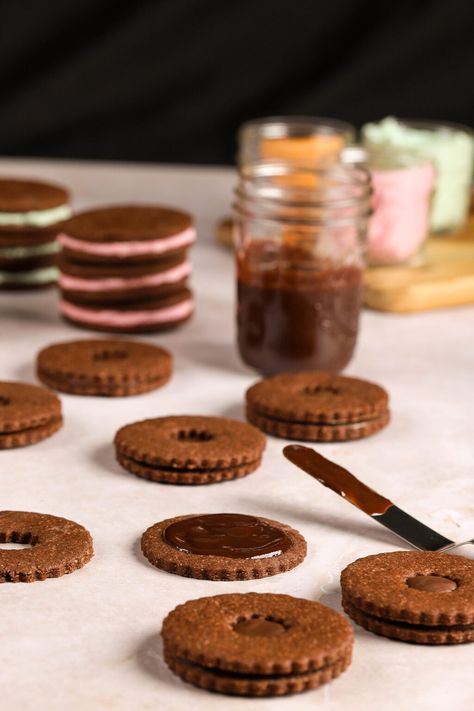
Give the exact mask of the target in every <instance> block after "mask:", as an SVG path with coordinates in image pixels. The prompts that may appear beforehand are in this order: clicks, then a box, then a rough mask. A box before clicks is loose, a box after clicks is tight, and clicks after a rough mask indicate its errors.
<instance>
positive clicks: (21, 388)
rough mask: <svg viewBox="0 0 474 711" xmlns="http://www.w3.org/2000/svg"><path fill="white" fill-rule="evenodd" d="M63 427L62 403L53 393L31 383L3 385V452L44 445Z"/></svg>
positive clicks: (0, 424) (0, 440)
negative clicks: (42, 441) (36, 444)
mask: <svg viewBox="0 0 474 711" xmlns="http://www.w3.org/2000/svg"><path fill="white" fill-rule="evenodd" d="M62 424H63V418H62V414H61V402H60V400H59V398H58V397H56V395H54V394H53V393H52V392H50V391H49V390H46V388H41V387H38V386H37V385H29V384H28V383H16V382H0V449H12V448H14V447H25V446H26V445H29V444H35V443H36V442H40V441H41V440H43V439H46V437H50V436H51V435H52V434H54V433H55V432H57V431H58V430H59V429H60V428H61V427H62Z"/></svg>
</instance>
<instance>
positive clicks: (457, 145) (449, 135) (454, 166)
mask: <svg viewBox="0 0 474 711" xmlns="http://www.w3.org/2000/svg"><path fill="white" fill-rule="evenodd" d="M362 140H363V143H364V145H365V146H366V147H367V148H368V149H371V150H380V149H382V150H387V149H388V150H390V149H399V150H403V151H410V152H413V153H415V154H417V155H419V156H421V157H425V158H428V159H429V160H430V161H432V163H433V165H434V167H435V171H436V180H435V192H434V195H433V200H432V203H431V212H430V229H431V231H432V232H450V231H454V230H457V229H459V228H460V227H462V225H463V224H464V222H465V220H466V217H467V214H468V210H469V198H470V192H471V185H472V177H473V168H474V134H473V132H472V131H471V130H470V129H469V128H467V127H465V126H459V125H456V124H447V123H446V124H444V123H443V124H441V123H435V122H428V121H411V120H410V121H405V120H403V121H400V120H398V119H396V118H392V117H388V118H385V119H383V120H382V121H380V122H379V123H368V124H366V125H365V126H364V127H363V128H362Z"/></svg>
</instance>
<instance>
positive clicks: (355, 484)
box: [283, 444, 474, 551]
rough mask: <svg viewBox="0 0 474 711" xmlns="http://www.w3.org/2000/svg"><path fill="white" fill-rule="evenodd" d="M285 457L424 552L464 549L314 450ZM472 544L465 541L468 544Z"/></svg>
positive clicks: (299, 449) (290, 450)
mask: <svg viewBox="0 0 474 711" xmlns="http://www.w3.org/2000/svg"><path fill="white" fill-rule="evenodd" d="M283 454H284V455H285V457H286V458H287V459H289V460H290V462H292V463H293V464H295V465H296V466H297V467H299V468H300V469H302V470H303V471H305V472H307V473H308V474H310V475H311V476H312V477H314V478H315V479H317V481H319V482H320V483H321V484H324V486H327V487H329V489H332V490H333V491H335V492H336V494H339V496H342V498H343V499H346V500H347V501H349V502H350V503H351V504H353V505H354V506H357V508H358V509H360V510H361V511H363V512H364V513H366V514H368V515H369V516H370V517H371V518H373V519H374V521H377V523H381V524H382V526H385V527H386V528H389V529H390V530H391V531H393V533H396V535H397V536H399V537H400V538H403V540H404V541H407V543H409V544H410V545H412V546H413V547H414V548H418V550H421V551H447V550H449V549H451V548H456V547H457V546H462V545H464V543H455V542H454V541H451V540H450V539H449V538H445V536H442V535H441V534H439V533H437V532H436V531H433V529H432V528H429V527H428V526H425V525H424V524H423V523H421V522H420V521H417V520H416V518H413V516H410V515H409V514H407V513H405V511H402V510H401V509H399V508H398V506H395V504H394V503H393V502H392V501H390V500H389V499H386V498H385V497H384V496H381V495H380V494H378V493H377V492H376V491H374V490H373V489H371V488H370V487H368V486H366V485H365V484H363V483H362V482H361V481H359V479H357V478H356V477H355V476H354V475H353V474H351V473H350V472H349V471H347V469H344V467H341V466H339V465H338V464H335V463H334V462H331V461H330V460H329V459H326V458H325V457H323V456H321V454H318V452H315V450H314V449H311V448H310V447H303V446H302V445H299V444H290V445H288V446H287V447H285V448H284V449H283ZM473 542H474V541H465V543H473Z"/></svg>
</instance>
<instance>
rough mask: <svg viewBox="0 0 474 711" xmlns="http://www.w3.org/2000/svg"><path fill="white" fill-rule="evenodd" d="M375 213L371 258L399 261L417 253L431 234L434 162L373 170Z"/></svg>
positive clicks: (369, 244) (371, 227)
mask: <svg viewBox="0 0 474 711" xmlns="http://www.w3.org/2000/svg"><path fill="white" fill-rule="evenodd" d="M370 172H371V177H372V185H373V189H374V201H373V203H374V214H373V215H372V218H371V220H370V223H369V230H368V237H367V256H368V258H369V260H370V261H373V262H379V263H386V264H391V263H393V264H396V263H397V262H402V261H404V260H406V259H409V258H410V257H412V256H414V255H415V254H416V253H417V252H418V250H419V249H420V247H421V245H422V243H423V242H424V240H425V239H426V237H427V236H428V227H429V209H430V196H431V192H432V189H433V181H434V169H433V167H432V166H431V165H430V164H426V165H421V166H415V167H413V168H406V169H399V170H376V169H372V170H371V171H370Z"/></svg>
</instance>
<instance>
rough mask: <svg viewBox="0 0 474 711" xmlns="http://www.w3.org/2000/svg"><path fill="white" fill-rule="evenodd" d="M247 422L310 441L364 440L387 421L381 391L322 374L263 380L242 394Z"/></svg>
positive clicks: (384, 395) (361, 382) (385, 398)
mask: <svg viewBox="0 0 474 711" xmlns="http://www.w3.org/2000/svg"><path fill="white" fill-rule="evenodd" d="M246 403H247V419H248V420H249V422H251V423H252V424H254V425H256V426H257V427H259V428H260V429H261V430H263V431H264V432H267V433H268V434H271V435H274V436H276V437H283V438H286V439H297V440H303V441H312V442H327V441H345V440H353V439H360V438H362V437H368V436H369V435H371V434H374V433H375V432H378V431H379V430H380V429H382V428H383V427H385V426H386V425H387V424H388V422H389V420H390V413H389V409H388V394H387V392H386V391H385V390H384V389H383V388H382V387H380V386H379V385H376V384H375V383H370V382H368V381H366V380H360V379H358V378H348V377H345V376H342V375H334V374H333V373H324V372H304V373H283V374H281V375H276V376H273V377H270V378H264V379H263V380H260V381H259V382H258V383H256V384H255V385H253V386H251V387H250V388H249V389H248V390H247V393H246Z"/></svg>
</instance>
